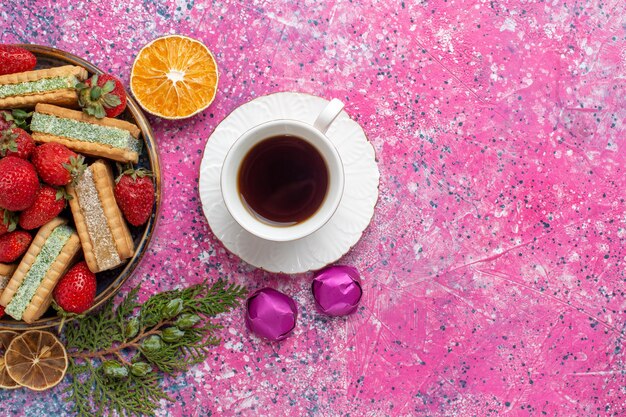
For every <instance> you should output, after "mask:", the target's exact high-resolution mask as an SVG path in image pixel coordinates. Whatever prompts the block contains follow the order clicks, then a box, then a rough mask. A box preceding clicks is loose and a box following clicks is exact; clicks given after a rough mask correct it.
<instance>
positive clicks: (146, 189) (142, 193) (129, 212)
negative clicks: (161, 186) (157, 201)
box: [113, 167, 154, 226]
mask: <svg viewBox="0 0 626 417" xmlns="http://www.w3.org/2000/svg"><path fill="white" fill-rule="evenodd" d="M152 176H153V174H152V172H150V171H147V170H146V169H144V168H139V169H137V170H135V169H133V168H132V167H130V168H128V169H127V170H126V171H124V172H122V174H121V175H120V176H119V177H117V179H116V180H115V182H116V184H115V189H114V190H113V194H114V195H115V201H117V205H118V206H119V208H120V210H122V213H124V217H126V220H128V223H130V224H132V225H133V226H141V225H142V224H144V223H145V222H147V221H148V219H149V218H150V216H151V215H152V206H153V204H154V184H153V182H152V178H150V177H152Z"/></svg>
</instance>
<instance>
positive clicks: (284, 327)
mask: <svg viewBox="0 0 626 417" xmlns="http://www.w3.org/2000/svg"><path fill="white" fill-rule="evenodd" d="M297 317H298V307H296V303H295V302H294V301H293V298H291V297H289V296H288V295H286V294H283V293H282V292H280V291H276V290H275V289H273V288H262V289H260V290H258V291H256V292H255V293H254V294H252V295H251V296H250V297H249V298H248V300H247V301H246V325H247V326H248V329H250V330H251V331H252V332H254V333H255V334H256V335H257V336H260V337H264V338H266V339H269V340H283V339H284V338H286V337H287V336H289V334H290V333H291V331H292V330H293V329H294V327H296V318H297Z"/></svg>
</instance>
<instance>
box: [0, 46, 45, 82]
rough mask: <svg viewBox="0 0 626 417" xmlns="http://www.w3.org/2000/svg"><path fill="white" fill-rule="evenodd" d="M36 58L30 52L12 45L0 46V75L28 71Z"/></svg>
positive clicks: (35, 62) (32, 67)
mask: <svg viewBox="0 0 626 417" xmlns="http://www.w3.org/2000/svg"><path fill="white" fill-rule="evenodd" d="M35 65H37V58H36V57H35V55H33V54H32V53H31V52H30V51H27V50H26V49H24V48H20V47H19V46H13V45H0V75H4V74H13V73H16V72H24V71H30V70H32V69H34V68H35Z"/></svg>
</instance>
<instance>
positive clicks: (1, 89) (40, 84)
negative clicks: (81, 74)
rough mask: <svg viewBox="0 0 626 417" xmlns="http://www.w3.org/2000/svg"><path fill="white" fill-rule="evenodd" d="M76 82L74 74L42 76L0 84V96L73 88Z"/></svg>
mask: <svg viewBox="0 0 626 417" xmlns="http://www.w3.org/2000/svg"><path fill="white" fill-rule="evenodd" d="M77 82H78V79H77V78H76V77H75V76H74V75H68V76H64V77H52V78H42V79H40V80H35V81H26V82H22V83H17V84H4V85H0V98H5V97H11V96H21V95H25V94H40V93H47V92H50V91H56V90H64V89H66V88H74V86H75V85H76V83H77Z"/></svg>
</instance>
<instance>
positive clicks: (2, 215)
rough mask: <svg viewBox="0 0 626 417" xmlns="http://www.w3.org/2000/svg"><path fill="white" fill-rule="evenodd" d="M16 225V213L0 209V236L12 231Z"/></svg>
mask: <svg viewBox="0 0 626 417" xmlns="http://www.w3.org/2000/svg"><path fill="white" fill-rule="evenodd" d="M16 227H17V215H16V214H15V213H13V212H12V211H9V210H5V209H0V236H2V235H3V234H5V233H6V232H12V231H14V230H15V228H16Z"/></svg>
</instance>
